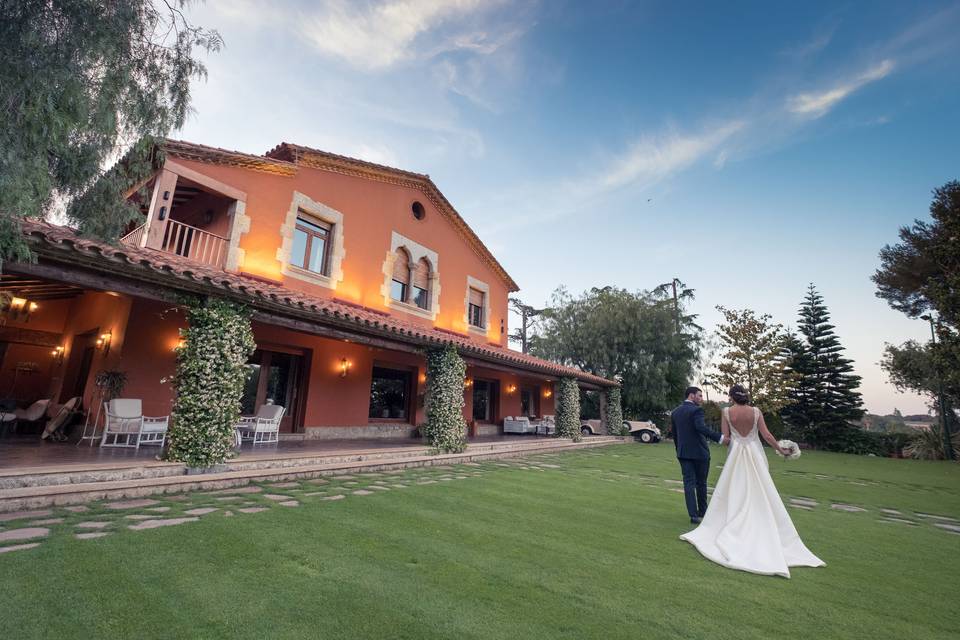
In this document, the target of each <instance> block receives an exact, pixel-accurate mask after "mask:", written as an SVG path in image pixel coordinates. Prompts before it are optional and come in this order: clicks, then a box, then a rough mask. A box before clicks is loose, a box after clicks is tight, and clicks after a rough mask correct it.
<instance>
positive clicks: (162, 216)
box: [157, 207, 167, 220]
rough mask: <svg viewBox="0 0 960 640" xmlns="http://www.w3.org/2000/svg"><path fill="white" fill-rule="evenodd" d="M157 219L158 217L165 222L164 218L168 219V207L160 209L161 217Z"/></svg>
mask: <svg viewBox="0 0 960 640" xmlns="http://www.w3.org/2000/svg"><path fill="white" fill-rule="evenodd" d="M157 217H158V218H159V219H160V220H163V219H164V218H166V217H167V208H166V207H160V215H159V216H157Z"/></svg>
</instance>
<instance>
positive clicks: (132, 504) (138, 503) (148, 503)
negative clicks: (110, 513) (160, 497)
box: [103, 498, 159, 510]
mask: <svg viewBox="0 0 960 640" xmlns="http://www.w3.org/2000/svg"><path fill="white" fill-rule="evenodd" d="M155 504H159V503H158V502H157V501H156V500H152V499H150V498H143V499H141V500H122V501H120V502H108V503H107V504H105V505H103V506H104V507H106V508H107V509H113V510H120V509H142V508H144V507H152V506H153V505H155Z"/></svg>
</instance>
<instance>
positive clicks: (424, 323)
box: [0, 140, 616, 439]
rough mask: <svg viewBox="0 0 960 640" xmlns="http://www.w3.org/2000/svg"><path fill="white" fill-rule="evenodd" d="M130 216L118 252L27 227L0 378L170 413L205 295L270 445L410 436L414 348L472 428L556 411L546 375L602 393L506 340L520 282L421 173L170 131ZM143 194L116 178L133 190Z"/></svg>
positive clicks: (2, 279)
mask: <svg viewBox="0 0 960 640" xmlns="http://www.w3.org/2000/svg"><path fill="white" fill-rule="evenodd" d="M160 147H161V150H162V152H163V153H162V154H158V156H157V157H158V158H162V160H160V161H158V162H157V163H156V166H155V169H156V170H155V173H154V174H153V175H152V177H151V178H150V179H149V181H148V182H147V183H146V187H147V193H148V194H149V195H148V198H146V199H145V200H143V201H138V202H137V203H138V204H139V205H140V208H141V211H142V212H143V218H142V220H139V221H137V222H136V223H135V224H133V225H131V227H130V229H129V230H128V233H127V234H126V235H125V236H124V237H123V238H122V239H121V240H120V242H119V243H118V244H117V245H109V244H106V243H102V242H97V241H93V240H89V239H85V238H81V237H79V236H78V235H76V234H75V233H74V232H73V231H72V230H70V229H68V228H64V227H58V226H54V225H50V224H47V223H38V222H29V221H28V222H24V223H23V228H24V232H25V233H26V235H27V237H28V239H29V241H30V244H31V247H32V248H33V251H34V252H35V254H36V256H37V261H36V262H35V263H31V264H7V265H4V272H3V274H2V276H0V287H2V289H3V291H5V292H7V293H10V294H12V295H13V296H15V298H14V301H15V302H16V301H17V300H19V301H20V302H18V303H17V304H19V305H21V306H20V308H19V309H17V310H16V311H17V312H16V313H8V315H7V318H6V323H5V324H4V325H3V326H0V350H2V351H0V359H2V361H0V362H2V364H0V387H2V388H3V393H4V394H5V395H7V396H8V397H15V398H16V399H17V401H18V404H20V405H21V406H23V405H26V404H29V403H30V402H31V401H33V400H35V399H38V398H52V399H53V401H54V402H63V401H65V400H66V399H67V398H70V397H75V396H79V397H81V398H83V407H84V408H89V407H91V406H92V405H93V404H95V402H96V400H95V391H96V389H95V385H94V383H93V379H94V376H95V375H96V373H97V372H98V371H101V370H103V369H107V368H110V369H119V370H122V371H125V372H126V373H127V376H128V383H127V386H126V388H125V390H124V396H126V397H134V398H141V399H142V400H143V412H144V414H147V415H165V414H168V413H169V412H170V408H171V405H172V402H173V388H172V386H171V383H170V378H171V377H172V375H173V373H174V366H175V349H176V347H177V345H178V341H179V333H178V331H179V329H180V328H181V327H183V326H184V323H185V320H184V315H183V313H182V311H181V310H179V307H178V305H177V300H178V298H177V296H178V295H183V294H208V295H215V296H220V297H223V298H226V299H230V300H235V301H238V302H242V303H244V304H246V305H248V306H249V307H250V308H251V309H252V311H253V331H254V337H255V340H256V343H257V345H258V348H257V351H256V353H255V354H254V355H253V356H252V358H251V359H250V361H249V366H250V370H251V373H252V375H251V376H250V379H249V381H248V383H247V387H246V390H245V392H244V399H243V404H244V406H243V409H244V412H245V413H253V412H255V411H256V409H257V407H258V406H260V405H262V404H263V403H266V402H272V403H275V404H281V405H283V406H284V407H286V408H287V413H286V415H285V417H284V419H283V423H282V424H281V437H282V438H283V437H285V438H317V439H324V438H376V437H407V436H410V435H412V434H413V433H414V430H415V428H416V425H418V424H420V423H421V422H422V421H423V420H424V391H425V386H426V385H425V382H426V376H425V361H424V356H423V350H424V348H427V347H435V346H440V345H443V344H453V345H455V346H456V348H457V350H458V351H459V352H460V354H461V356H462V357H463V358H464V360H465V361H466V363H467V365H468V370H467V382H466V385H465V389H464V398H465V405H466V406H465V409H464V411H465V418H466V420H467V422H468V424H470V425H471V435H491V434H496V433H498V432H499V430H500V429H501V428H502V423H503V419H504V417H506V416H520V415H530V416H542V415H547V414H553V413H554V398H553V394H554V384H555V382H556V381H557V380H558V378H560V377H562V376H572V377H575V378H576V379H577V381H578V384H580V385H581V387H583V388H587V389H603V388H607V387H611V386H614V385H616V382H613V381H610V380H606V379H603V378H599V377H596V376H593V375H589V374H586V373H583V372H581V371H578V370H576V369H570V368H567V367H563V366H559V365H557V364H554V363H551V362H547V361H544V360H540V359H538V358H534V357H532V356H529V355H525V354H522V353H519V352H516V351H513V350H510V349H508V348H507V335H508V330H509V329H508V326H507V325H508V322H507V315H508V314H507V298H508V295H509V294H510V293H511V292H513V291H517V290H518V287H517V284H516V283H515V282H514V281H513V279H512V278H511V277H510V275H509V274H507V272H506V271H505V270H504V268H503V267H502V266H501V265H500V263H499V262H498V261H497V259H496V258H495V257H494V256H493V255H492V254H491V253H490V251H489V250H488V249H487V248H486V247H485V246H484V244H483V243H482V242H481V241H480V239H479V238H478V237H477V236H476V234H475V233H474V232H473V231H472V230H471V229H470V227H469V226H468V225H467V224H466V222H464V220H463V218H461V217H460V215H459V214H458V213H457V211H456V210H455V209H454V208H453V206H452V205H451V204H450V202H448V201H447V199H446V198H445V197H444V196H443V194H442V193H440V191H439V190H438V189H437V187H436V186H435V185H434V183H433V182H432V181H431V180H430V178H429V177H428V176H426V175H421V174H417V173H411V172H408V171H403V170H399V169H394V168H390V167H385V166H380V165H376V164H372V163H369V162H364V161H360V160H356V159H352V158H346V157H342V156H338V155H333V154H330V153H326V152H323V151H318V150H315V149H310V148H306V147H302V146H297V145H293V144H287V143H283V144H281V145H279V146H277V147H276V148H274V149H272V150H271V151H269V152H268V153H266V154H264V155H262V156H257V155H248V154H244V153H238V152H235V151H228V150H224V149H218V148H212V147H207V146H202V145H198V144H191V143H187V142H180V141H172V140H168V141H165V142H163V143H162V144H161V145H160ZM142 186H143V185H131V189H130V193H131V196H130V197H131V198H134V199H136V198H138V196H137V195H136V192H137V190H138V188H139V187H142Z"/></svg>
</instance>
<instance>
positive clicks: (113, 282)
mask: <svg viewBox="0 0 960 640" xmlns="http://www.w3.org/2000/svg"><path fill="white" fill-rule="evenodd" d="M4 268H6V269H8V270H10V271H17V272H20V273H27V274H29V275H34V276H39V277H42V278H50V279H52V280H60V281H61V282H68V283H70V284H73V285H76V286H79V287H83V288H85V289H95V290H97V291H116V292H117V293H126V294H128V295H131V296H137V297H140V298H146V299H148V300H157V301H160V302H170V299H171V297H172V296H169V295H167V296H165V295H163V294H162V293H161V292H163V291H164V289H163V288H160V287H158V286H157V285H155V284H154V285H151V284H149V283H139V282H132V281H130V280H124V279H120V278H115V277H112V276H109V275H104V274H100V273H96V272H92V271H86V270H84V269H81V268H79V267H77V266H72V265H71V266H67V265H58V264H50V263H47V262H37V263H34V264H29V263H17V264H8V265H5V267H4ZM169 291H170V292H171V293H173V291H172V290H169Z"/></svg>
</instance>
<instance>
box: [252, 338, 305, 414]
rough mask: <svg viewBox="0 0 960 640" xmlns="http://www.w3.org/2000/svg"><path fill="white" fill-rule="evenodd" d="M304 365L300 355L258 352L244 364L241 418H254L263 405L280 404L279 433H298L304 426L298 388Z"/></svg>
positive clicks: (287, 352) (262, 350)
mask: <svg viewBox="0 0 960 640" xmlns="http://www.w3.org/2000/svg"><path fill="white" fill-rule="evenodd" d="M304 362H305V358H304V355H303V353H302V352H297V351H268V350H266V349H257V350H256V351H255V352H254V354H253V355H252V356H251V357H250V359H249V360H248V361H247V382H246V384H245V385H244V388H243V399H242V400H241V411H242V412H243V415H245V416H250V415H255V414H256V413H257V411H258V410H259V408H260V407H261V406H262V405H264V404H268V403H269V404H279V405H281V406H283V407H284V408H286V411H285V412H284V414H283V420H281V421H280V431H281V432H284V433H293V432H294V431H297V430H299V428H300V427H301V426H302V424H303V421H302V419H301V415H300V414H301V405H302V402H301V398H300V388H301V386H302V383H303V378H304V375H305V367H304Z"/></svg>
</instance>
